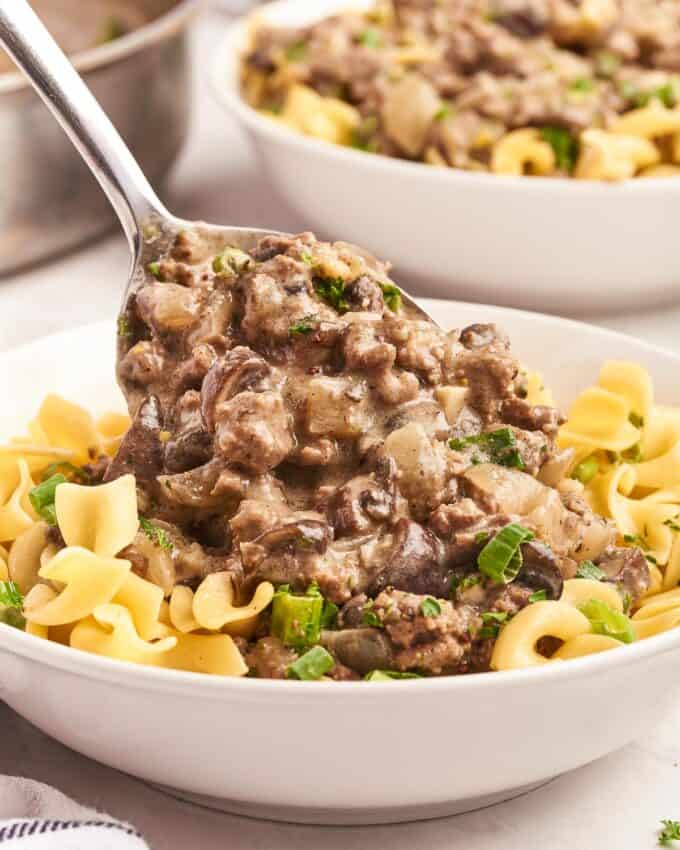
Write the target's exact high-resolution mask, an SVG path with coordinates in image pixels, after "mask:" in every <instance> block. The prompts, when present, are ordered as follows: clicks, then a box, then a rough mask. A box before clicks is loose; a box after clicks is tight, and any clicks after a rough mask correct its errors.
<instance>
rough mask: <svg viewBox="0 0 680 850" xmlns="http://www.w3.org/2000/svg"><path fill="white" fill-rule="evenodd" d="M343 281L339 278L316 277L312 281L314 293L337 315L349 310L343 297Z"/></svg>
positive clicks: (344, 285)
mask: <svg viewBox="0 0 680 850" xmlns="http://www.w3.org/2000/svg"><path fill="white" fill-rule="evenodd" d="M346 285H347V284H346V283H345V281H344V280H343V279H342V278H341V277H317V278H315V279H314V291H315V292H316V294H317V295H318V296H319V297H320V298H323V300H324V301H325V302H326V303H327V304H330V305H331V307H334V308H335V309H336V310H337V311H338V313H344V312H346V311H347V310H349V302H348V301H347V298H346V297H345V287H346Z"/></svg>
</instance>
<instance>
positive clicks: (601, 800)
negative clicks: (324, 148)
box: [0, 14, 680, 850]
mask: <svg viewBox="0 0 680 850" xmlns="http://www.w3.org/2000/svg"><path fill="white" fill-rule="evenodd" d="M220 23H221V19H220V17H219V16H218V15H215V14H213V15H211V16H210V17H209V18H208V19H206V20H204V21H203V22H201V23H200V24H199V26H198V27H197V30H196V32H195V33H194V39H195V44H194V48H195V50H196V52H200V53H201V55H203V56H205V55H210V52H211V49H212V47H213V46H214V44H215V40H216V37H217V33H218V30H219V24H220ZM195 84H196V88H197V98H196V108H195V112H194V123H193V129H192V134H191V138H190V141H189V144H188V146H187V148H186V150H185V152H184V154H183V156H182V158H181V161H180V163H179V165H178V167H177V168H176V170H175V172H174V175H173V177H172V179H171V181H170V185H169V190H168V192H167V193H166V196H165V197H164V200H166V202H167V204H168V206H169V207H170V208H171V209H172V210H173V211H175V212H177V213H178V214H180V215H183V216H185V217H187V218H203V219H205V220H207V221H211V220H212V221H216V222H224V223H232V224H244V225H259V226H271V227H274V228H279V229H282V230H288V231H295V230H302V229H306V228H310V229H313V223H312V222H304V221H301V220H300V219H299V218H297V217H296V216H295V215H294V214H293V213H292V212H291V211H290V210H289V209H288V208H287V207H286V205H285V204H283V203H282V202H281V201H280V200H279V199H277V198H276V197H274V196H273V195H272V194H271V192H270V191H269V190H268V188H267V186H266V184H265V183H264V182H263V180H262V177H261V175H260V174H259V172H258V170H257V167H256V163H255V160H254V158H253V156H252V153H251V151H249V150H248V147H247V144H246V140H245V139H244V137H243V135H242V134H241V132H240V131H239V130H238V129H237V128H236V127H235V126H234V125H233V122H232V121H231V120H230V119H229V118H228V117H227V116H225V115H224V114H223V113H222V112H221V111H220V109H219V108H218V107H217V106H216V105H215V103H214V102H213V100H212V98H211V96H210V94H209V93H208V92H207V91H206V88H207V75H206V71H205V69H204V68H202V69H197V72H196V80H195ZM322 235H330V234H322ZM660 260H661V261H662V252H661V251H660ZM397 272H398V270H397ZM126 273H127V253H126V247H125V244H124V242H123V239H122V237H120V236H117V235H116V236H112V237H109V238H108V239H105V240H103V241H100V242H99V243H98V244H96V245H95V246H92V247H89V248H87V249H85V250H82V251H81V252H79V253H77V254H74V255H71V256H68V257H66V258H62V259H59V260H56V261H50V262H48V263H46V264H45V265H43V266H42V267H40V268H38V269H34V270H32V271H29V272H26V273H23V274H19V275H15V276H12V277H10V278H8V279H5V280H0V350H2V349H6V348H10V347H12V346H14V345H17V344H19V343H21V342H23V341H26V340H29V339H32V338H35V337H38V336H42V335H44V334H48V333H50V332H53V331H57V330H61V329H63V328H65V327H67V326H69V325H76V324H84V323H87V322H90V321H94V320H97V319H102V318H107V317H111V316H113V315H114V313H115V311H116V308H117V306H118V300H119V297H120V292H121V288H122V287H123V285H124V283H125V279H126ZM406 284H407V285H408V282H406ZM453 295H454V293H452V296H453ZM585 318H586V319H587V320H588V321H593V322H596V323H598V324H602V325H606V326H608V327H611V328H616V329H618V330H622V331H626V332H629V333H632V334H635V335H637V336H639V337H641V338H644V339H646V340H649V341H651V342H654V343H657V344H659V345H663V346H668V347H672V348H677V349H680V337H679V335H678V328H679V327H680V291H679V297H678V304H677V305H674V306H670V307H666V308H664V309H658V310H654V311H648V310H645V309H644V294H643V293H641V296H640V307H639V309H638V310H636V311H635V313H634V314H628V315H616V314H614V313H612V314H611V315H601V316H586V317H585ZM4 403H5V404H7V403H8V400H4ZM0 415H1V414H0ZM676 678H677V677H676V676H675V671H669V680H671V679H676ZM615 710H616V706H612V711H615ZM583 713H584V723H587V722H588V721H587V715H588V706H583ZM501 714H502V712H501ZM92 722H93V723H103V722H105V718H93V719H92ZM0 730H1V733H2V734H1V736H0V737H1V740H2V744H1V745H0V773H10V774H17V775H24V776H29V777H32V778H34V779H38V780H41V781H44V782H48V783H50V784H52V785H55V786H56V787H58V788H60V789H61V790H62V791H63V792H65V793H67V794H69V795H71V796H73V797H75V798H77V799H78V800H80V801H81V802H83V803H86V804H89V805H92V806H97V807H100V808H102V809H106V810H108V811H109V812H111V813H112V814H114V815H116V816H118V817H120V818H124V819H126V820H130V821H132V822H134V823H135V824H136V825H137V826H138V827H139V828H140V829H141V830H142V832H143V833H144V834H145V835H146V836H147V838H148V840H149V841H150V843H151V844H152V846H153V848H154V850H161V848H162V850H188V848H191V850H193V849H194V848H196V850H213V848H215V850H217V848H221V850H222V848H229V850H289V848H290V850H293V848H295V850H306V848H309V850H319V848H323V850H364V848H366V850H368V848H371V850H373V848H382V847H386V846H388V845H389V846H391V847H392V848H393V850H411V848H427V849H428V850H430V849H431V850H438V848H442V850H444V848H461V850H463V848H465V850H526V848H546V850H547V849H548V848H549V850H577V848H578V850H602V848H603V847H612V848H616V850H645V848H653V847H655V846H656V829H657V826H658V822H659V821H660V819H661V818H673V819H680V701H679V704H678V710H677V712H675V716H673V717H669V718H668V719H667V721H666V722H665V723H664V724H663V725H662V726H660V727H659V728H656V729H650V730H649V734H648V735H647V736H646V737H645V738H644V739H643V740H641V741H639V742H637V743H635V744H633V745H631V746H629V747H627V748H626V749H624V750H622V751H621V752H619V753H616V754H614V755H612V756H610V757H608V758H606V759H602V760H601V761H599V762H597V763H595V764H592V765H589V766H588V767H586V768H583V769H582V770H579V771H576V772H574V773H572V774H570V775H567V776H564V777H561V778H559V779H557V780H555V781H554V782H552V783H550V784H549V785H547V786H545V787H543V788H542V789H540V790H538V791H535V792H533V793H532V794H528V795H526V796H524V797H521V798H518V799H517V800H514V801H511V802H509V803H505V804H502V805H499V806H496V807H493V808H490V809H486V810H484V811H480V812H475V813H470V814H467V815H460V816H458V817H455V818H448V819H442V820H437V821H430V822H426V823H419V824H409V825H401V826H391V827H356V828H342V829H341V828H321V827H302V826H293V825H280V824H271V823H266V822H259V821H255V820H248V819H245V818H238V817H231V816H229V815H224V814H218V813H213V812H209V811H207V810H204V809H200V808H197V807H193V806H190V805H188V804H184V803H181V802H177V801H176V800H174V799H171V798H169V797H167V796H165V795H164V794H162V793H160V792H158V791H156V790H154V789H151V788H148V787H146V786H145V785H144V784H142V783H141V782H138V781H136V780H134V779H131V778H129V777H127V776H125V775H123V774H120V773H118V772H116V771H113V770H109V769H107V768H104V767H102V766H100V765H97V764H96V763H94V762H92V761H89V760H88V759H86V758H84V757H82V756H79V755H77V754H75V753H73V752H71V751H70V750H67V749H66V748H65V747H63V746H61V745H60V744H58V743H56V742H54V741H51V740H49V739H48V738H46V737H45V736H43V735H42V734H41V733H39V732H38V731H37V730H35V729H33V728H32V727H31V726H30V725H29V724H27V723H26V722H24V721H23V720H21V719H20V718H18V717H17V716H16V715H14V714H13V713H12V712H11V711H10V710H9V709H8V708H7V707H6V706H2V705H1V704H0ZM454 731H455V730H454ZM509 731H510V732H511V730H509ZM557 734H559V733H558V732H557ZM461 769H463V770H464V769H465V768H464V766H461ZM330 781H332V778H330ZM368 781H377V782H379V781H380V777H379V773H375V774H371V777H370V780H368ZM413 781H417V777H414V778H413Z"/></svg>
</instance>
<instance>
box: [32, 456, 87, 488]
mask: <svg viewBox="0 0 680 850" xmlns="http://www.w3.org/2000/svg"><path fill="white" fill-rule="evenodd" d="M53 475H63V476H64V478H66V479H67V480H68V481H76V482H77V483H78V484H89V483H90V482H91V481H92V478H91V476H90V475H89V473H88V472H86V471H85V470H84V469H83V468H82V467H80V466H76V465H75V464H73V463H69V462H68V461H67V460H58V461H55V462H54V463H51V464H50V465H49V466H47V467H45V470H44V472H43V474H42V476H41V478H40V480H41V481H47V480H48V479H49V478H51V477H52V476H53Z"/></svg>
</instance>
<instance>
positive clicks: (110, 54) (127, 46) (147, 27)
mask: <svg viewBox="0 0 680 850" xmlns="http://www.w3.org/2000/svg"><path fill="white" fill-rule="evenodd" d="M201 3H202V0H178V2H175V5H174V6H173V7H172V8H171V9H169V10H168V11H167V12H165V13H164V14H162V15H160V16H159V17H157V18H154V20H152V21H149V23H147V24H144V26H141V27H138V28H137V29H134V30H132V32H129V33H126V34H125V35H122V36H120V38H116V39H114V40H113V41H110V42H107V43H106V44H99V45H96V46H95V47H89V48H88V49H87V50H81V51H79V52H77V53H74V54H72V55H69V59H70V60H71V62H72V63H73V65H74V67H75V69H76V71H78V72H79V73H80V74H87V73H89V72H91V71H96V70H98V69H99V68H103V67H106V66H108V65H113V64H115V63H116V62H119V61H123V60H124V59H126V58H127V57H128V56H131V55H132V54H134V53H138V52H139V51H140V50H143V49H144V48H145V47H148V46H149V45H152V44H156V43H158V42H160V41H163V40H165V39H166V38H169V37H170V36H172V35H174V34H176V33H177V32H179V31H180V30H181V29H183V28H184V26H185V25H186V23H187V22H188V21H189V20H190V19H191V18H192V17H193V15H194V14H195V13H196V12H197V11H198V8H199V6H200V5H201ZM29 88H30V83H29V82H28V80H27V79H26V77H25V76H24V75H23V73H22V72H21V71H18V70H16V71H8V72H6V73H4V74H0V95H3V94H10V93H13V92H17V91H22V90H24V89H29Z"/></svg>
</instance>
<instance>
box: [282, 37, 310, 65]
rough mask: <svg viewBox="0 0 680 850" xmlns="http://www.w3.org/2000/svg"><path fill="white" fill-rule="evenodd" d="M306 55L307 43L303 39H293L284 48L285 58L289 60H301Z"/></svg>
mask: <svg viewBox="0 0 680 850" xmlns="http://www.w3.org/2000/svg"><path fill="white" fill-rule="evenodd" d="M306 55H307V45H306V44H305V43H304V41H294V42H293V44H289V45H288V47H287V48H286V59H288V61H289V62H301V61H302V60H303V59H304V58H305V56H306Z"/></svg>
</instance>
